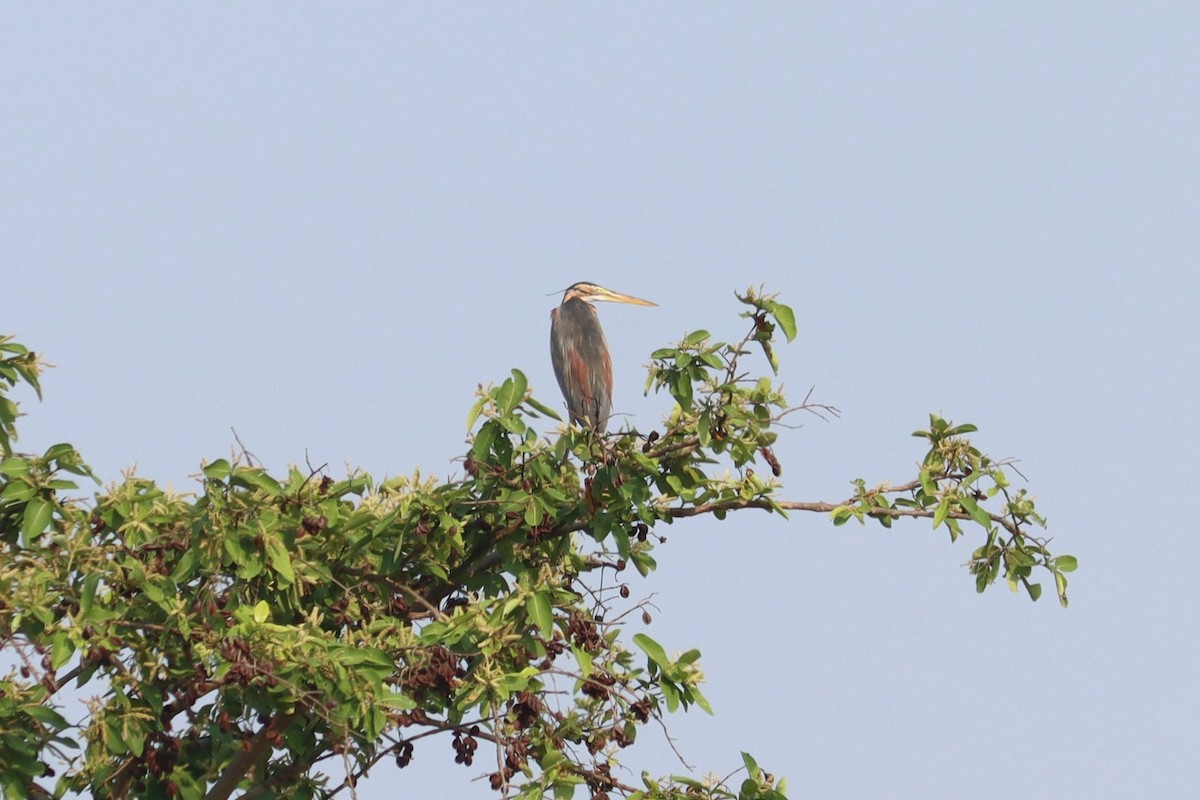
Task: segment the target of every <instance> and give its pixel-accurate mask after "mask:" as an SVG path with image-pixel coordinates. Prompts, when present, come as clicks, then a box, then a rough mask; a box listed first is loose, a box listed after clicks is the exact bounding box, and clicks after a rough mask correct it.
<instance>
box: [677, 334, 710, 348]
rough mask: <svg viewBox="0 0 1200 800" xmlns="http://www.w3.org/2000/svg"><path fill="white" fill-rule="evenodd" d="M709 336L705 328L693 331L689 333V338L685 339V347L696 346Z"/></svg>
mask: <svg viewBox="0 0 1200 800" xmlns="http://www.w3.org/2000/svg"><path fill="white" fill-rule="evenodd" d="M707 338H708V331H705V330H699V331H692V332H691V333H689V334H688V335H687V338H686V339H684V340H683V346H684V347H695V346H696V345H698V344H700V343H701V342H703V341H704V340H705V339H707Z"/></svg>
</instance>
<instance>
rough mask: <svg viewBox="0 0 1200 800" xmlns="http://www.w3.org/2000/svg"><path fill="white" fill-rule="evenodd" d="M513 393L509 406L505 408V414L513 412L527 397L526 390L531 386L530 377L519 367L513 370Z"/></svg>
mask: <svg viewBox="0 0 1200 800" xmlns="http://www.w3.org/2000/svg"><path fill="white" fill-rule="evenodd" d="M512 382H513V387H512V395H511V399H510V401H509V403H508V406H507V407H506V408H504V409H503V411H504V413H505V414H508V413H511V412H512V410H513V409H515V408H516V407H517V406H518V405H520V404H521V401H522V400H524V399H525V390H526V389H528V388H529V379H528V378H526V377H525V373H524V372H521V370H519V369H514V370H513V371H512Z"/></svg>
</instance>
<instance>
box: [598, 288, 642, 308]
mask: <svg viewBox="0 0 1200 800" xmlns="http://www.w3.org/2000/svg"><path fill="white" fill-rule="evenodd" d="M592 299H593V300H604V301H605V302H609V303H629V304H630V305H634V306H657V305H658V303H651V302H650V301H649V300H643V299H642V298H640V297H634V296H633V295H631V294H621V293H620V292H614V291H612V290H611V289H605V288H604V287H603V286H597V287H596V291H595V292H593V294H592Z"/></svg>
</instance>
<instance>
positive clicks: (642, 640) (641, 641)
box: [633, 633, 671, 669]
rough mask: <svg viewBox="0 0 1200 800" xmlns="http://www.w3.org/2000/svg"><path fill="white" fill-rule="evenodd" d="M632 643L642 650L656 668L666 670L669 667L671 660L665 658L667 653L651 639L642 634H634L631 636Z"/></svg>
mask: <svg viewBox="0 0 1200 800" xmlns="http://www.w3.org/2000/svg"><path fill="white" fill-rule="evenodd" d="M633 643H634V644H636V645H637V646H638V647H640V648H642V651H643V652H645V654H646V655H647V656H649V657H650V660H651V661H653V662H654V663H655V664H658V666H660V667H662V668H663V669H666V668H667V667H670V666H671V660H670V659H669V658H667V651H666V650H663V648H662V645H660V644H659V643H658V642H656V641H654V640H653V639H651V638H650V637H649V636H647V635H646V634H644V633H635V634H634V635H633Z"/></svg>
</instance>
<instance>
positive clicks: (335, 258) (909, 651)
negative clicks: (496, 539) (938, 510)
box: [0, 2, 1200, 800]
mask: <svg viewBox="0 0 1200 800" xmlns="http://www.w3.org/2000/svg"><path fill="white" fill-rule="evenodd" d="M1198 76H1200V10H1197V6H1196V5H1195V4H1194V3H1145V4H1129V5H1128V6H1126V7H1125V8H1121V7H1120V6H1119V5H1117V4H1097V3H1044V2H1039V3H1023V2H1009V3H990V4H982V3H925V2H914V3H903V4H897V3H845V2H841V3H828V4H800V3H760V4H746V3H736V4H735V3H729V4H702V3H673V4H667V3H660V4H652V5H647V4H592V5H588V6H586V7H584V6H579V5H575V4H528V5H522V4H514V3H506V4H486V5H484V4H455V5H453V6H452V7H448V6H447V4H441V3H436V4H435V3H421V4H401V3H392V4H383V3H378V4H347V3H336V4H333V3H325V4H294V3H258V4H231V3H227V4H211V3H210V4H203V5H190V6H182V5H179V4H156V5H149V4H142V5H134V4H120V5H109V4H103V5H101V4H69V3H56V4H52V5H47V4H15V3H13V4H7V5H6V6H5V7H4V9H3V12H0V330H3V331H5V332H12V333H16V334H18V335H19V337H20V339H21V341H23V342H24V343H26V344H28V345H30V346H31V347H33V348H35V349H36V350H38V351H40V352H43V353H44V354H45V356H46V358H47V359H48V360H50V361H51V362H53V363H54V364H56V365H57V368H56V369H54V370H53V371H52V372H51V373H50V374H48V375H47V376H46V377H45V381H44V389H45V393H46V399H45V401H44V402H42V403H40V404H38V403H35V402H33V401H32V398H29V397H28V396H27V397H26V399H27V401H28V402H27V403H26V408H25V410H26V411H27V412H28V413H29V416H28V417H26V418H25V419H24V420H23V430H24V436H23V438H22V440H21V442H20V444H21V445H22V446H23V447H24V448H26V449H40V448H42V447H45V446H47V445H49V444H51V443H53V442H56V441H62V440H66V441H71V442H73V443H74V444H76V445H77V446H78V447H79V448H80V449H81V450H82V452H83V453H84V454H85V456H86V457H87V458H89V459H90V461H91V462H92V463H93V464H95V465H96V466H97V467H98V469H99V471H100V474H101V475H102V476H103V477H105V478H106V479H113V478H116V477H118V476H119V474H120V471H121V470H122V469H123V468H126V467H128V466H130V465H133V464H136V465H137V469H138V471H139V472H140V473H142V474H144V475H146V476H150V477H155V478H157V479H159V480H161V481H163V482H170V483H173V484H175V485H176V487H178V488H187V487H188V486H189V485H190V484H189V479H188V477H187V476H188V475H190V474H192V473H194V472H195V471H196V470H197V466H198V464H199V462H200V460H201V458H208V459H212V458H217V457H221V456H224V455H227V454H228V453H229V451H230V447H231V445H232V444H233V443H234V441H233V434H232V432H231V428H232V429H236V431H237V434H238V436H239V437H240V438H241V440H242V441H243V442H244V443H245V444H246V446H247V447H248V448H249V449H250V450H251V451H253V452H254V453H255V454H256V455H257V456H258V457H259V458H261V459H262V460H263V461H265V462H266V463H267V465H269V466H271V467H273V468H276V469H282V468H284V467H286V465H287V464H288V463H291V462H296V463H303V462H304V461H305V459H306V458H307V459H308V460H310V461H311V462H312V463H314V464H320V463H325V462H329V463H330V464H332V465H333V469H334V470H335V471H341V470H343V469H344V467H343V465H353V466H360V467H363V468H365V469H367V470H369V471H371V472H373V473H378V474H384V473H388V474H397V473H407V472H409V471H411V470H412V469H413V468H414V467H418V466H419V467H420V468H421V469H422V470H423V471H426V472H430V473H434V474H439V475H450V474H453V473H454V472H455V471H456V470H457V465H456V464H455V463H454V462H453V459H454V458H455V457H456V456H458V455H459V454H461V453H462V452H463V451H464V437H465V430H464V423H465V418H466V413H467V409H468V408H469V407H470V405H471V402H472V399H473V397H472V395H473V392H474V389H475V387H476V385H477V384H478V383H480V382H488V381H493V380H499V379H502V378H503V377H505V376H506V375H507V374H508V371H509V369H510V368H512V367H519V368H520V369H522V370H524V371H525V372H526V373H527V374H528V375H529V377H530V381H531V383H532V385H533V386H534V388H535V390H536V391H537V392H538V395H539V397H540V398H541V399H542V400H543V401H546V402H552V403H555V404H557V403H558V402H559V396H558V391H557V387H556V386H555V384H554V378H553V375H552V372H551V368H550V360H549V357H548V347H547V338H548V329H549V312H550V309H551V308H552V307H553V306H554V305H555V304H557V302H558V295H557V294H555V295H552V296H551V295H550V293H554V292H556V291H558V290H561V289H563V288H564V287H565V286H567V285H568V284H570V283H572V282H574V281H576V280H583V279H588V280H592V281H596V282H599V283H602V284H604V285H606V286H609V287H610V288H613V289H616V290H618V291H624V292H629V293H632V294H636V295H639V296H641V297H646V298H649V299H651V300H655V301H657V302H658V303H659V304H660V307H659V308H656V309H642V308H633V307H625V306H603V307H601V309H600V311H601V318H602V320H603V322H604V325H605V327H606V330H607V332H608V337H609V341H610V344H611V346H612V350H613V362H614V366H615V372H616V382H617V388H616V400H615V403H614V406H615V409H616V410H617V411H620V412H625V413H627V414H629V415H630V416H629V419H630V420H631V421H632V422H633V423H635V424H637V425H638V426H639V427H641V428H643V429H648V428H650V427H652V426H653V425H654V422H655V420H657V419H658V418H659V416H660V415H662V414H663V413H665V412H666V411H667V410H668V405H667V403H668V401H667V399H666V398H664V397H657V396H652V397H649V398H646V397H643V396H642V392H641V387H642V382H643V379H644V372H643V370H642V366H641V365H642V364H644V363H645V361H646V360H647V357H648V355H649V353H650V352H651V350H653V349H654V348H656V347H659V346H662V345H664V344H666V343H668V342H670V341H672V340H674V339H676V338H678V337H679V336H680V335H681V334H682V333H683V332H685V331H687V330H691V329H695V328H700V327H705V328H709V329H710V330H712V331H713V332H714V333H715V334H717V335H719V336H721V337H733V336H735V335H737V334H738V333H740V331H741V322H742V321H741V320H738V319H737V318H736V314H737V312H738V310H739V307H738V306H737V304H736V302H735V301H734V299H733V296H732V292H733V290H734V289H738V288H744V287H746V286H748V285H750V284H759V283H765V284H766V285H767V286H768V288H770V289H772V290H776V291H779V292H781V293H782V299H783V300H784V301H785V302H789V303H791V304H792V305H793V306H794V308H795V309H796V312H797V317H798V320H799V326H800V336H799V337H798V340H797V342H796V343H794V344H792V345H790V346H788V347H786V348H784V350H783V352H782V358H783V361H784V371H783V374H784V378H785V380H786V381H787V384H788V386H789V387H790V389H791V395H792V397H793V398H794V399H795V400H799V399H800V398H801V397H802V396H803V394H804V392H805V391H807V390H808V388H809V387H811V386H815V387H816V391H815V397H816V398H817V399H819V400H821V401H824V402H828V403H832V404H834V405H837V406H839V407H840V408H841V409H842V410H843V412H844V415H843V417H842V418H841V419H840V420H837V421H834V422H831V423H829V424H825V423H821V422H819V421H811V422H809V423H807V424H806V425H805V427H803V428H801V429H799V430H795V431H791V432H788V433H787V434H786V436H785V437H784V440H783V442H782V443H781V445H780V447H779V448H778V451H779V457H780V459H781V461H782V462H783V468H784V480H785V485H786V492H785V496H786V497H787V498H789V499H795V500H839V499H842V498H843V497H845V496H846V495H847V494H848V493H849V491H850V485H849V481H850V480H851V479H853V478H855V477H860V476H861V477H864V478H866V479H867V480H868V481H869V482H871V483H874V482H878V481H882V480H893V481H901V480H905V479H908V478H910V477H912V476H913V475H914V462H915V460H916V459H918V458H919V457H920V454H921V451H920V443H919V441H918V440H915V439H912V438H910V437H909V433H910V432H911V431H912V430H914V429H915V428H917V427H919V426H921V425H922V424H924V423H925V422H926V419H927V417H926V414H927V412H929V411H942V412H944V413H945V414H946V415H947V416H949V417H951V418H952V419H954V420H956V421H964V422H965V421H969V422H974V423H976V424H977V425H979V426H980V428H981V431H980V433H979V434H978V435H977V439H976V441H977V443H978V444H979V446H980V447H981V448H982V449H984V450H985V451H986V452H989V453H990V454H992V455H993V456H996V457H1003V456H1015V457H1018V458H1020V459H1021V461H1020V465H1019V466H1020V469H1021V471H1022V472H1023V473H1024V474H1025V475H1026V476H1027V477H1028V479H1029V487H1030V488H1031V489H1032V490H1033V491H1034V492H1035V493H1036V494H1037V495H1038V497H1039V501H1040V505H1041V507H1042V509H1043V510H1044V512H1045V513H1046V514H1047V515H1048V516H1049V518H1050V529H1049V533H1050V534H1051V535H1053V537H1054V544H1053V548H1054V549H1056V550H1057V551H1061V552H1069V553H1073V554H1075V555H1076V556H1078V558H1079V561H1080V569H1079V571H1078V572H1076V573H1075V574H1074V576H1073V581H1072V585H1071V599H1072V605H1071V608H1070V609H1069V610H1063V609H1061V608H1059V607H1058V606H1057V605H1056V604H1055V603H1054V600H1053V598H1052V597H1046V598H1044V599H1043V600H1042V601H1041V602H1039V603H1037V604H1033V603H1030V602H1029V600H1028V599H1026V598H1025V597H1024V596H1013V595H1010V594H1009V593H1008V592H1007V590H1005V589H1004V588H1003V587H996V588H995V589H993V590H991V591H990V592H988V593H987V594H986V595H983V596H977V595H976V594H975V592H974V588H973V583H972V581H971V579H970V577H969V576H968V574H967V572H966V570H965V569H964V568H963V566H962V564H963V563H964V562H965V561H966V560H967V558H968V557H969V554H970V550H971V548H972V547H973V545H971V544H969V543H967V542H963V541H960V542H958V543H957V544H954V545H951V544H950V542H949V541H948V537H947V536H946V535H945V534H944V532H943V531H938V532H931V531H930V529H929V526H928V524H926V523H921V524H907V525H897V526H896V527H895V528H894V529H893V530H892V531H890V532H885V531H884V530H882V529H881V528H878V527H868V528H859V527H858V526H856V525H851V526H846V527H844V528H833V527H832V526H831V525H830V524H829V523H828V521H827V519H826V518H824V517H818V516H814V515H809V516H805V515H798V516H796V517H795V518H794V519H792V520H790V521H787V522H784V521H781V520H778V519H773V518H768V517H767V516H765V515H762V514H743V515H738V516H735V517H732V518H730V519H729V520H727V521H726V522H724V523H715V522H699V523H695V524H678V525H676V526H674V527H673V528H671V529H670V531H669V534H670V535H669V541H668V543H667V544H666V545H665V546H664V547H662V548H661V549H660V550H659V551H658V552H657V553H656V556H657V557H658V560H659V562H660V564H661V569H660V571H659V572H658V573H656V574H655V575H653V576H652V577H651V578H650V579H648V580H645V581H643V582H641V583H636V584H635V585H634V587H633V588H634V591H635V592H640V593H641V594H642V595H646V594H650V593H654V594H655V598H654V601H655V603H656V604H657V606H658V609H659V610H658V611H657V612H656V614H655V621H654V623H653V624H652V625H651V626H650V629H649V631H648V632H649V633H650V634H651V635H652V636H654V637H655V638H657V639H658V640H659V641H661V642H662V643H663V644H664V646H666V647H667V649H668V650H669V651H672V650H674V651H681V650H684V649H687V648H690V647H693V646H696V647H699V648H700V649H701V650H702V651H703V652H704V653H705V658H704V661H703V664H704V667H705V671H706V674H707V676H708V679H709V682H708V684H707V693H708V696H709V698H710V700H711V701H712V704H713V706H714V707H715V709H716V712H717V713H716V716H715V718H707V717H705V716H703V715H702V714H699V713H693V714H689V715H686V716H685V715H677V716H675V717H673V718H671V719H670V720H669V724H670V728H671V731H672V733H673V735H674V736H675V738H676V739H677V742H678V746H679V748H680V750H681V751H682V752H683V753H684V754H685V755H686V756H687V758H688V759H689V761H691V762H692V763H694V764H696V765H697V766H699V767H700V768H701V769H702V770H713V771H718V772H727V771H731V770H732V769H733V768H735V767H736V766H737V764H738V763H739V758H738V750H748V751H750V752H752V753H753V754H755V756H756V757H757V758H758V759H759V761H760V763H761V764H763V765H764V766H765V767H767V768H768V769H769V770H771V771H772V772H774V773H776V774H784V775H787V776H788V778H789V781H790V784H791V786H792V791H793V794H794V796H797V797H803V796H807V797H822V798H826V797H828V798H839V797H845V798H854V797H863V796H881V797H922V798H959V797H964V796H971V797H980V798H992V797H995V798H999V797H1006V798H1007V797H1011V796H1013V794H1014V792H1016V793H1021V794H1023V795H1024V796H1030V797H1131V796H1146V797H1163V798H1170V797H1192V796H1194V795H1193V794H1192V792H1194V791H1195V786H1196V785H1197V783H1198V782H1200V766H1198V762H1197V759H1196V754H1195V750H1196V746H1197V744H1198V743H1200V730H1198V728H1200V723H1198V722H1197V719H1198V712H1200V708H1198V702H1197V695H1198V689H1197V681H1196V675H1197V671H1198V669H1200V642H1198V638H1197V627H1198V623H1200V602H1198V600H1200V588H1198V583H1197V579H1196V568H1195V566H1194V563H1193V561H1194V559H1193V557H1192V547H1193V546H1194V542H1195V533H1194V531H1193V529H1192V523H1191V522H1190V520H1191V518H1192V516H1193V514H1192V511H1193V508H1194V506H1195V499H1194V496H1195V491H1196V484H1197V480H1198V478H1200V475H1198V474H1197V473H1198V470H1197V467H1196V463H1197V462H1196V455H1195V454H1196V450H1197V445H1200V436H1198V435H1197V423H1196V413H1195V410H1194V405H1195V398H1196V395H1197V377H1196V368H1197V364H1198V363H1200V358H1198V356H1200V352H1198V351H1200V330H1198V327H1200V326H1198V325H1197V312H1196V306H1197V299H1198V297H1197V295H1198V294H1200V292H1198V291H1197V289H1198V284H1200V280H1198V278H1197V267H1198V261H1200V77H1198ZM631 633H632V631H631ZM645 733H646V734H648V735H646V736H645V742H644V743H639V747H638V748H636V749H635V751H634V752H633V753H631V754H630V755H631V756H633V763H634V764H635V766H636V767H637V768H640V767H641V766H648V767H649V768H650V769H652V770H653V771H655V772H678V771H681V770H682V769H683V768H682V767H681V766H680V765H679V764H678V762H677V761H675V760H674V757H673V756H672V755H671V754H670V751H669V749H668V748H667V747H666V746H665V745H664V744H663V742H662V741H661V737H658V736H656V735H654V732H653V731H651V730H650V729H647V730H646V732H645ZM643 744H644V746H642V745H643ZM452 752H453V751H452V750H451V748H450V745H449V743H448V742H440V741H435V742H432V743H427V744H425V745H424V746H422V747H419V748H418V749H417V752H416V759H415V761H414V763H413V765H412V767H410V768H409V769H408V770H406V771H403V772H397V771H394V770H393V771H391V772H386V773H383V774H381V775H380V776H379V777H378V778H376V779H374V780H372V781H371V782H369V783H367V784H366V785H365V786H364V787H363V788H362V789H361V790H360V797H362V798H363V799H364V800H371V799H373V798H385V797H386V798H390V797H394V796H397V795H396V791H397V789H398V788H403V789H404V790H406V791H407V792H409V794H406V795H404V796H414V797H435V798H436V797H463V798H473V797H480V798H482V797H489V796H491V793H490V791H488V789H487V786H486V781H484V782H474V783H472V782H471V781H470V779H471V778H474V777H475V776H476V774H477V771H478V770H476V769H465V768H462V767H456V766H454V765H453V764H450V761H451V759H452ZM482 771H486V767H485V768H484V769H483V770H482Z"/></svg>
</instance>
